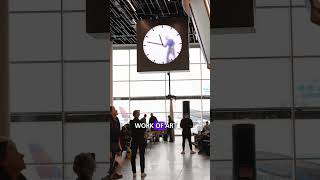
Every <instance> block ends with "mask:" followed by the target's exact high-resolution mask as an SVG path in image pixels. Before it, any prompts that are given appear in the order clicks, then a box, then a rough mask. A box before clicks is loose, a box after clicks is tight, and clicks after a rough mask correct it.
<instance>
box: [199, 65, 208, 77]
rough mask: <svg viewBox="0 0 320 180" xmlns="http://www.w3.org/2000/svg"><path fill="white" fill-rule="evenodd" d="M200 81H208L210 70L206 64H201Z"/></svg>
mask: <svg viewBox="0 0 320 180" xmlns="http://www.w3.org/2000/svg"><path fill="white" fill-rule="evenodd" d="M201 73H202V79H210V69H208V68H207V64H201Z"/></svg>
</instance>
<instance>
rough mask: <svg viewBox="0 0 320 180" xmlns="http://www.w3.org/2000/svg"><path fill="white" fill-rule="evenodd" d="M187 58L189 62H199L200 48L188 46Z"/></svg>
mask: <svg viewBox="0 0 320 180" xmlns="http://www.w3.org/2000/svg"><path fill="white" fill-rule="evenodd" d="M189 60H190V63H200V49H199V48H190V49H189Z"/></svg>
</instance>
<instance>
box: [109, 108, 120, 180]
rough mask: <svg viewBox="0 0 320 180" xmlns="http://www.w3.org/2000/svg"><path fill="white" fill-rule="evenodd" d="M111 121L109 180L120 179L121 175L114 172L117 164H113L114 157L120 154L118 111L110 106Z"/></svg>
mask: <svg viewBox="0 0 320 180" xmlns="http://www.w3.org/2000/svg"><path fill="white" fill-rule="evenodd" d="M110 112H111V120H110V149H111V156H112V157H111V162H110V169H109V172H108V174H109V178H110V179H120V178H122V175H121V174H118V173H117V172H115V169H116V167H117V165H116V164H117V163H116V162H115V157H116V155H117V154H118V155H120V154H121V146H120V121H119V119H118V117H117V115H118V111H117V110H116V108H115V107H114V106H110Z"/></svg>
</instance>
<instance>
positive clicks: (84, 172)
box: [73, 153, 96, 180]
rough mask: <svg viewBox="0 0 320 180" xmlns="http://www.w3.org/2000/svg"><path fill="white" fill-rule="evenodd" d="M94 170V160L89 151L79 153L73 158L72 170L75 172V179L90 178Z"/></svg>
mask: <svg viewBox="0 0 320 180" xmlns="http://www.w3.org/2000/svg"><path fill="white" fill-rule="evenodd" d="M95 170H96V161H95V160H94V157H93V156H92V154H91V153H81V154H79V155H77V156H76V157H75V158H74V161H73V171H74V172H75V173H76V174H77V176H78V178H77V180H92V176H93V173H94V172H95Z"/></svg>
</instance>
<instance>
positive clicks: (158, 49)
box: [143, 25, 182, 64]
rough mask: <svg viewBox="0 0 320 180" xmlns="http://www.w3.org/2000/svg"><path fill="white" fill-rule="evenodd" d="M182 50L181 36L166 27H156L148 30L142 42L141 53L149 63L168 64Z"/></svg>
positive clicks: (171, 28) (169, 27)
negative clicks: (142, 52)
mask: <svg viewBox="0 0 320 180" xmlns="http://www.w3.org/2000/svg"><path fill="white" fill-rule="evenodd" d="M181 49H182V40H181V36H180V34H179V33H178V31H177V30H176V29H174V28H173V27H171V26H168V25H158V26H155V27H153V28H152V29H150V30H149V31H148V32H147V34H146V35H145V37H144V40H143V51H144V53H145V55H146V56H147V57H148V59H149V60H150V61H152V62H153V63H156V64H168V63H170V62H172V61H174V60H175V59H176V58H177V57H178V56H179V54H180V52H181Z"/></svg>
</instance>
